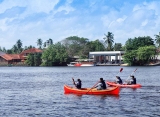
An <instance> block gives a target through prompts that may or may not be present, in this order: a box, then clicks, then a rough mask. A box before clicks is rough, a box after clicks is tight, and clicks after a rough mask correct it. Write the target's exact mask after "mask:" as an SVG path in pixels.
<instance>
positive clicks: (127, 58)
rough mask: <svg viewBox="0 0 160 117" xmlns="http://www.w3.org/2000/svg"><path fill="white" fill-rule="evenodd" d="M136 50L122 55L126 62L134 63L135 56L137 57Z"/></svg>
mask: <svg viewBox="0 0 160 117" xmlns="http://www.w3.org/2000/svg"><path fill="white" fill-rule="evenodd" d="M136 53H137V51H136V50H132V51H127V52H126V53H125V54H124V55H123V56H122V57H123V59H124V62H125V63H128V64H129V65H133V63H134V61H135V58H136V55H137V54H136Z"/></svg>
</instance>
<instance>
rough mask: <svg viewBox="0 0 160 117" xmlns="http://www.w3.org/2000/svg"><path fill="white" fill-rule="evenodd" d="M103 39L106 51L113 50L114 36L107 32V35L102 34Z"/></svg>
mask: <svg viewBox="0 0 160 117" xmlns="http://www.w3.org/2000/svg"><path fill="white" fill-rule="evenodd" d="M104 35H105V37H104V38H103V39H104V40H105V43H106V44H107V50H109V51H111V50H112V49H113V43H114V35H113V34H112V32H108V34H107V35H106V34H104Z"/></svg>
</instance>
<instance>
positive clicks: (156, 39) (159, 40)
mask: <svg viewBox="0 0 160 117" xmlns="http://www.w3.org/2000/svg"><path fill="white" fill-rule="evenodd" d="M155 41H156V44H158V47H160V32H159V35H155Z"/></svg>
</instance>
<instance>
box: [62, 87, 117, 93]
mask: <svg viewBox="0 0 160 117" xmlns="http://www.w3.org/2000/svg"><path fill="white" fill-rule="evenodd" d="M64 93H65V94H69V93H73V94H86V95H119V87H108V88H107V89H105V90H97V89H96V88H94V89H91V88H81V89H77V88H74V87H70V86H68V85H64Z"/></svg>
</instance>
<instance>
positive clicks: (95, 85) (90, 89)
mask: <svg viewBox="0 0 160 117" xmlns="http://www.w3.org/2000/svg"><path fill="white" fill-rule="evenodd" d="M98 83H99V81H98V82H97V83H96V84H95V85H93V87H92V88H90V89H89V90H88V91H87V93H88V92H89V91H90V90H92V89H93V88H94V87H95V86H96V85H97V84H98ZM87 93H86V94H87Z"/></svg>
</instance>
